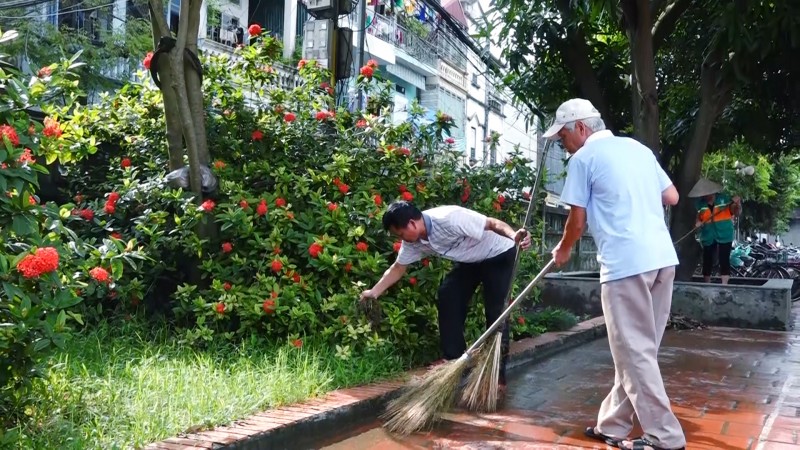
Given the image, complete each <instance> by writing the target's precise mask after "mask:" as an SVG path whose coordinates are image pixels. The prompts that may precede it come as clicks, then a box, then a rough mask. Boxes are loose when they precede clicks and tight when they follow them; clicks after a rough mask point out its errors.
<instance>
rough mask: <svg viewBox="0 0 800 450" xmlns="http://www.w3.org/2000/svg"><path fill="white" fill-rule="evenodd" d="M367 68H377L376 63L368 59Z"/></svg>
mask: <svg viewBox="0 0 800 450" xmlns="http://www.w3.org/2000/svg"><path fill="white" fill-rule="evenodd" d="M367 67H372V68H373V69H376V68H378V61H375V60H374V59H370V60H369V61H367Z"/></svg>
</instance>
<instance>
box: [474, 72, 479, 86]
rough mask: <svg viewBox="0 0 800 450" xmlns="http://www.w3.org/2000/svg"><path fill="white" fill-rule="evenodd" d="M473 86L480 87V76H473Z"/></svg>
mask: <svg viewBox="0 0 800 450" xmlns="http://www.w3.org/2000/svg"><path fill="white" fill-rule="evenodd" d="M472 85H473V86H475V87H480V85H479V84H478V74H477V73H473V74H472Z"/></svg>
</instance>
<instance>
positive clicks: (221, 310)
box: [214, 302, 225, 314]
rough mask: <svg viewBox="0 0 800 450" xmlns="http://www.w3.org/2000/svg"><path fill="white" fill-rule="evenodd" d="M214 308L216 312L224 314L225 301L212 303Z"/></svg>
mask: <svg viewBox="0 0 800 450" xmlns="http://www.w3.org/2000/svg"><path fill="white" fill-rule="evenodd" d="M214 310H215V311H216V312H217V314H224V313H225V303H222V302H219V303H217V304H216V305H214Z"/></svg>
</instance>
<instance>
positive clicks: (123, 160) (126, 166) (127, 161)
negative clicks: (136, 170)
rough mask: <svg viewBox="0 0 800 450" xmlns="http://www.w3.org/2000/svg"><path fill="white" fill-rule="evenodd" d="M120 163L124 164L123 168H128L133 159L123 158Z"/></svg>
mask: <svg viewBox="0 0 800 450" xmlns="http://www.w3.org/2000/svg"><path fill="white" fill-rule="evenodd" d="M119 165H120V166H122V168H123V169H127V168H128V167H130V166H131V159H130V158H122V161H120V163H119Z"/></svg>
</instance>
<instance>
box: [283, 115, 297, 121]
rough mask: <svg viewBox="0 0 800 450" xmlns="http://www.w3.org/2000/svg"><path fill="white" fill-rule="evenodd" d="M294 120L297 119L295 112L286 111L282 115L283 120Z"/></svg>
mask: <svg viewBox="0 0 800 450" xmlns="http://www.w3.org/2000/svg"><path fill="white" fill-rule="evenodd" d="M295 120H297V114H295V113H291V112H287V113H286V114H284V115H283V121H284V122H287V123H292V122H294V121H295Z"/></svg>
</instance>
